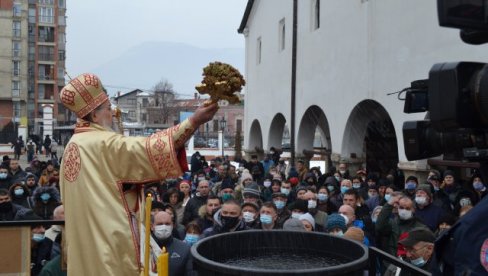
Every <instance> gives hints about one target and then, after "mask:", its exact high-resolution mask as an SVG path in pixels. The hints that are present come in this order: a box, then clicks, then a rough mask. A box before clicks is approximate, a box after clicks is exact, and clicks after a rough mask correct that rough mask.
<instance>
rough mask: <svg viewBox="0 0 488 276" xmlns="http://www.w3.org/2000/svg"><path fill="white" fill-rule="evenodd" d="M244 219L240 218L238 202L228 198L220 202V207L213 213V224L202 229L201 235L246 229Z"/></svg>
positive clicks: (204, 236) (207, 235) (240, 212)
mask: <svg viewBox="0 0 488 276" xmlns="http://www.w3.org/2000/svg"><path fill="white" fill-rule="evenodd" d="M248 229H249V228H248V227H247V226H246V223H245V221H244V220H243V219H242V209H241V205H240V204H239V202H237V201H236V200H235V199H229V200H227V201H226V202H224V203H223V204H222V208H220V210H218V211H217V212H216V213H215V214H214V225H213V227H212V228H208V229H206V230H205V231H203V234H202V237H203V238H206V237H210V236H213V235H217V234H221V233H228V232H236V231H243V230H248Z"/></svg>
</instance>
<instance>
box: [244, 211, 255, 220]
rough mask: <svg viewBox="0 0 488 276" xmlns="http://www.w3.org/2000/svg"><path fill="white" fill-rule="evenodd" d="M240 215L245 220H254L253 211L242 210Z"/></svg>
mask: <svg viewBox="0 0 488 276" xmlns="http://www.w3.org/2000/svg"><path fill="white" fill-rule="evenodd" d="M242 217H243V218H244V221H245V222H251V221H253V220H254V213H251V212H243V213H242Z"/></svg>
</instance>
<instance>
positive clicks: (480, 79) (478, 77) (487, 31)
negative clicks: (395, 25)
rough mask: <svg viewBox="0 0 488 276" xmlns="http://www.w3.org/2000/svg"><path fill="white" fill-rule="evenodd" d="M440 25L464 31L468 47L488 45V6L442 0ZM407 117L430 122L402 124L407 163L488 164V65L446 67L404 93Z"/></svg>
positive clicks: (438, 66)
mask: <svg viewBox="0 0 488 276" xmlns="http://www.w3.org/2000/svg"><path fill="white" fill-rule="evenodd" d="M437 12H438V18H439V25H440V26H443V27H450V28H457V29H460V37H461V39H462V40H463V41H464V42H465V43H468V44H474V45H478V44H483V43H487V42H488V1H485V0H472V1H462V0H438V1H437ZM404 91H405V92H406V93H405V106H404V112H405V113H416V112H426V111H428V118H426V119H425V120H421V121H407V122H404V124H403V140H404V147H405V154H406V157H407V159H408V160H418V159H425V158H429V157H434V156H438V155H441V154H447V153H461V152H462V155H463V157H464V158H466V159H468V160H485V161H486V160H488V64H486V63H478V62H464V61H462V62H445V63H439V64H435V65H433V66H432V68H431V69H430V72H429V78H428V79H425V80H417V81H413V82H412V83H411V86H410V87H408V88H406V89H404Z"/></svg>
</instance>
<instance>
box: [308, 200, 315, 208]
mask: <svg viewBox="0 0 488 276" xmlns="http://www.w3.org/2000/svg"><path fill="white" fill-rule="evenodd" d="M316 207H317V201H315V200H313V199H311V200H309V201H308V209H315V208H316Z"/></svg>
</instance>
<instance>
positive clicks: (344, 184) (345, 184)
mask: <svg viewBox="0 0 488 276" xmlns="http://www.w3.org/2000/svg"><path fill="white" fill-rule="evenodd" d="M351 189H353V188H352V181H351V180H349V179H344V180H342V181H341V186H340V192H339V193H337V194H335V195H334V196H332V198H330V200H331V201H332V203H333V204H334V205H335V206H336V208H337V209H339V207H341V206H342V203H343V200H344V194H345V193H346V192H347V191H348V190H351Z"/></svg>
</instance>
